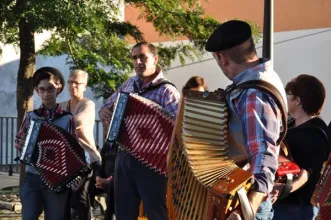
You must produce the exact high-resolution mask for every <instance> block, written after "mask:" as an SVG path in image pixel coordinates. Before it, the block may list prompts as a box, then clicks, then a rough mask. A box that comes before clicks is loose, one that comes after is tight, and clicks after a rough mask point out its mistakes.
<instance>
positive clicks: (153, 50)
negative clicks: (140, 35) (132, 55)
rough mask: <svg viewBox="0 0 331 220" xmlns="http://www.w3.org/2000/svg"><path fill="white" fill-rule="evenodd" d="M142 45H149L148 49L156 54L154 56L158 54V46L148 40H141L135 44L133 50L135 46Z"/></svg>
mask: <svg viewBox="0 0 331 220" xmlns="http://www.w3.org/2000/svg"><path fill="white" fill-rule="evenodd" d="M141 46H147V47H148V49H149V51H150V52H151V53H152V54H153V55H154V56H157V48H156V47H155V46H154V45H153V44H151V43H148V42H145V41H144V42H139V43H137V44H136V45H134V46H133V47H132V50H133V49H135V48H137V47H141Z"/></svg>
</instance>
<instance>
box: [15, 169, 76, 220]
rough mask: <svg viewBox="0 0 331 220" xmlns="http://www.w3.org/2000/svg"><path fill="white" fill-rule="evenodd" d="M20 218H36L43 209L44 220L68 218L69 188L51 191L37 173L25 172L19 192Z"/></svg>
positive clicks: (27, 219)
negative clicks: (56, 191) (61, 190)
mask: <svg viewBox="0 0 331 220" xmlns="http://www.w3.org/2000/svg"><path fill="white" fill-rule="evenodd" d="M20 198H21V203H22V219H23V220H37V219H38V217H39V216H40V214H41V213H42V211H43V210H44V214H45V220H65V219H70V209H69V208H68V206H67V205H68V202H69V190H68V189H65V190H64V192H62V193H55V192H53V191H51V190H50V189H49V188H48V187H47V186H46V185H45V184H44V183H43V182H42V180H41V178H40V176H39V175H37V174H31V173H27V175H26V177H25V179H24V183H23V186H22V188H21V192H20Z"/></svg>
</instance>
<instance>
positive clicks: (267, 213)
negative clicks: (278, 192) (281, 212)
mask: <svg viewBox="0 0 331 220" xmlns="http://www.w3.org/2000/svg"><path fill="white" fill-rule="evenodd" d="M273 216H274V211H273V209H272V203H271V201H270V200H269V199H267V200H266V201H265V202H262V203H261V204H260V206H259V208H258V209H257V212H256V215H255V220H272V219H273Z"/></svg>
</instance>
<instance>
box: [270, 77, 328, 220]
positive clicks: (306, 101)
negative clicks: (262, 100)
mask: <svg viewBox="0 0 331 220" xmlns="http://www.w3.org/2000/svg"><path fill="white" fill-rule="evenodd" d="M285 90H286V93H287V103H288V112H289V114H290V115H291V116H292V117H293V118H292V119H291V120H290V121H289V123H288V131H287V134H286V136H285V139H284V141H285V143H286V144H287V146H288V148H289V150H290V152H291V155H292V158H293V160H294V162H295V163H297V164H298V165H299V167H300V168H301V172H300V173H299V175H298V176H297V177H296V178H294V179H293V182H292V184H291V186H290V189H289V190H290V192H291V193H290V194H289V195H288V196H287V197H286V198H284V199H282V200H277V201H276V203H275V204H274V207H273V208H274V214H275V215H274V220H294V219H300V220H306V219H307V220H311V219H315V217H316V215H317V212H318V210H317V208H316V207H314V206H312V205H311V203H310V199H311V197H312V194H313V191H314V189H315V186H316V184H317V181H318V179H319V177H320V172H321V169H322V166H323V162H324V161H326V160H327V158H328V155H329V153H330V144H329V143H330V142H329V140H330V138H331V135H330V131H329V130H328V127H327V125H326V124H325V122H324V121H323V120H322V119H321V118H320V117H319V114H320V112H321V111H322V107H323V104H324V100H325V88H324V86H323V84H322V82H321V81H320V80H318V79H317V78H316V77H314V76H310V75H299V76H298V77H296V78H294V79H292V80H291V81H290V82H289V83H288V84H287V85H286V88H285ZM283 191H284V184H276V185H275V186H274V190H273V192H272V195H273V196H274V199H275V198H277V197H278V196H279V195H281V193H282V192H283Z"/></svg>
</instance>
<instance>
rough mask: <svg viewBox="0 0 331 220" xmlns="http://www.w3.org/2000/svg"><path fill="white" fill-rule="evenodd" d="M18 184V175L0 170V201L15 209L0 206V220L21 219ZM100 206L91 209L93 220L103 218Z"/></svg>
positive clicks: (145, 219)
mask: <svg viewBox="0 0 331 220" xmlns="http://www.w3.org/2000/svg"><path fill="white" fill-rule="evenodd" d="M18 185H19V175H18V174H13V176H8V173H5V172H0V203H1V202H13V203H15V206H16V211H9V210H6V209H1V208H0V219H1V220H7V219H8V220H18V219H21V206H20V202H19V196H18V191H17V188H18ZM9 187H11V188H12V187H13V188H14V189H15V190H14V192H12V193H11V192H8V190H6V191H4V190H3V189H6V188H7V189H9ZM100 208H101V206H100V207H97V208H96V209H95V210H93V213H94V216H95V217H94V218H93V219H94V220H101V219H103V215H102V214H101V210H100ZM41 219H43V216H41V217H40V218H39V220H41ZM138 220H147V218H138Z"/></svg>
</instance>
